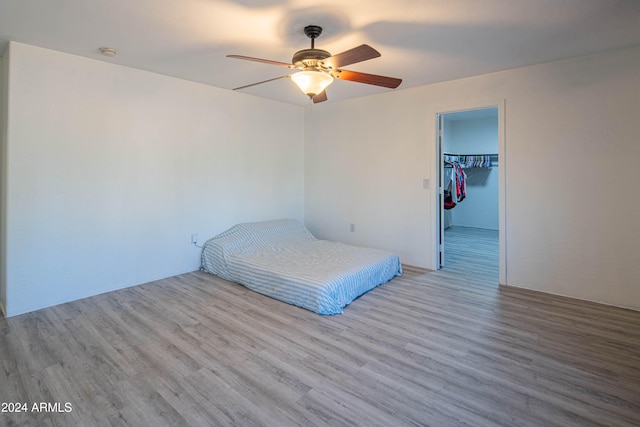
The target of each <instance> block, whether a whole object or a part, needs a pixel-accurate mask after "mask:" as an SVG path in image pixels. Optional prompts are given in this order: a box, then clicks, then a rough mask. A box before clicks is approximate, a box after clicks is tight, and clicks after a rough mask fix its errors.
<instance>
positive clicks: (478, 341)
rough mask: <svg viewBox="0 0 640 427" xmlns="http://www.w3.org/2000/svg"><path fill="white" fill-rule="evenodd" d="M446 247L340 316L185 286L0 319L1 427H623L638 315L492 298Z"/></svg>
mask: <svg viewBox="0 0 640 427" xmlns="http://www.w3.org/2000/svg"><path fill="white" fill-rule="evenodd" d="M451 231H452V232H453V234H452V235H451V236H448V237H451V238H452V240H449V239H448V238H447V240H446V242H448V243H447V244H448V247H447V249H446V252H445V254H446V256H447V258H446V259H445V262H446V267H445V268H444V269H443V270H440V271H437V272H425V271H420V270H417V269H413V268H405V271H404V274H403V276H402V277H398V278H396V279H394V280H393V281H391V282H389V283H387V284H384V285H381V286H380V287H378V288H376V289H374V290H373V291H371V292H369V293H367V294H365V295H364V296H362V297H361V298H359V299H357V300H356V301H355V302H353V303H352V304H351V305H350V306H349V307H347V308H346V309H345V313H344V314H343V315H337V316H328V317H327V316H320V315H317V314H314V313H312V312H309V311H306V310H303V309H300V308H297V307H294V306H290V305H287V304H284V303H281V302H278V301H275V300H272V299H269V298H267V297H264V296H262V295H259V294H257V293H254V292H251V291H249V290H247V289H245V288H243V287H241V286H239V285H236V284H233V283H229V282H226V281H224V280H221V279H219V278H217V277H215V276H211V275H208V274H206V273H203V272H193V273H188V274H184V275H181V276H177V277H173V278H168V279H164V280H160V281H157V282H153V283H148V284H145V285H140V286H136V287H132V288H128V289H123V290H120V291H116V292H111V293H108V294H103V295H98V296H95V297H91V298H87V299H84V300H80V301H75V302H72V303H67V304H63V305H59V306H56V307H51V308H47V309H44V310H40V311H37V312H33V313H29V314H25V315H21V316H16V317H13V318H9V319H2V320H0V368H1V370H0V397H1V399H0V400H1V401H2V402H25V403H27V404H28V405H29V412H26V413H0V425H4V426H12V425H26V426H183V425H184V426H231V425H233V426H278V427H280V426H343V425H344V426H394V427H395V426H416V425H420V426H422V425H433V426H458V425H470V426H498V425H499V426H563V427H564V426H591V425H594V426H596V425H606V426H632V425H640V312H634V311H630V310H623V309H617V308H613V307H608V306H603V305H598V304H593V303H587V302H583V301H578V300H573V299H569V298H562V297H556V296H551V295H546V294H540V293H536V292H530V291H526V290H521V289H513V288H508V287H499V286H497V277H498V272H497V267H496V265H497V262H494V263H493V266H491V265H490V264H491V263H490V262H489V260H490V259H491V258H492V257H497V240H495V239H494V240H495V243H492V240H491V238H490V236H486V235H484V234H483V233H476V235H475V236H474V235H473V234H474V231H473V230H466V231H468V232H470V233H471V234H470V235H471V238H470V239H467V240H466V241H465V236H464V235H465V233H457V234H458V235H456V232H458V231H461V230H455V229H454V230H451ZM462 231H464V230H462ZM467 234H468V233H467ZM481 236H484V237H481ZM474 242H475V243H474ZM491 247H494V248H495V252H496V253H495V255H491V254H490V252H491V251H490V250H489V249H487V248H491ZM463 260H465V261H469V260H470V261H471V264H468V263H462V262H460V261H463ZM469 265H471V267H470V266H469ZM38 402H45V403H46V402H50V403H55V402H58V403H59V404H60V406H61V408H62V410H64V408H65V407H64V405H65V403H67V402H68V403H69V404H70V405H71V409H72V410H71V412H57V411H56V412H53V413H51V412H49V413H45V412H31V411H30V410H31V408H32V405H33V403H38Z"/></svg>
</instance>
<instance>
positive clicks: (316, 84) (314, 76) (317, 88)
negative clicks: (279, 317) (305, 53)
mask: <svg viewBox="0 0 640 427" xmlns="http://www.w3.org/2000/svg"><path fill="white" fill-rule="evenodd" d="M291 80H293V82H294V83H295V84H296V85H297V86H298V87H299V88H300V90H301V91H302V93H304V94H305V95H308V96H309V97H310V98H313V97H314V96H315V95H317V94H319V93H321V92H322V91H323V90H325V88H326V87H327V86H329V85H330V84H331V83H332V82H333V77H331V75H330V74H328V73H325V72H322V71H299V72H297V73H295V74H293V75H292V76H291Z"/></svg>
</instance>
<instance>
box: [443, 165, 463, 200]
mask: <svg viewBox="0 0 640 427" xmlns="http://www.w3.org/2000/svg"><path fill="white" fill-rule="evenodd" d="M446 181H448V183H447V186H446V188H445V190H444V208H445V209H453V208H454V207H455V206H456V205H457V204H458V203H460V202H461V201H463V200H464V199H465V197H467V175H466V174H465V173H464V170H463V169H462V166H460V164H459V163H458V162H453V163H451V176H450V177H449V179H447V180H446ZM446 181H445V182H446Z"/></svg>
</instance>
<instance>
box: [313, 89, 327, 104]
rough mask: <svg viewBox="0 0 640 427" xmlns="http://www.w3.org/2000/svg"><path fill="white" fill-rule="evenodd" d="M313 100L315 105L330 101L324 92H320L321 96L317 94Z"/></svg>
mask: <svg viewBox="0 0 640 427" xmlns="http://www.w3.org/2000/svg"><path fill="white" fill-rule="evenodd" d="M311 99H313V103H314V104H317V103H318V102H324V101H326V100H327V99H328V98H327V91H326V90H323V91H322V92H320V93H319V94H317V95H316V96H314V97H313V98H311Z"/></svg>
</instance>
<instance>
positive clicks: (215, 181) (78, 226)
mask: <svg viewBox="0 0 640 427" xmlns="http://www.w3.org/2000/svg"><path fill="white" fill-rule="evenodd" d="M4 61H5V62H7V61H8V68H9V70H8V72H9V79H8V95H9V96H8V114H9V118H8V138H7V140H6V141H5V142H4V144H3V146H4V147H5V148H6V149H7V151H8V152H7V155H6V165H7V170H6V171H5V173H6V179H4V180H3V182H5V183H6V185H7V191H6V195H5V197H6V199H5V201H4V202H5V203H6V208H7V212H6V217H5V221H6V236H4V241H3V252H2V258H3V261H4V262H6V268H5V269H3V274H2V295H5V293H6V299H5V301H6V311H7V315H8V316H12V315H16V314H19V313H23V312H27V311H31V310H35V309H39V308H42V307H45V306H49V305H54V304H58V303H62V302H66V301H70V300H74V299H78V298H83V297H86V296H90V295H94V294H98V293H102V292H106V291H110V290H113V289H117V288H122V287H126V286H130V285H135V284H140V283H144V282H148V281H151V280H154V279H159V278H163V277H167V276H172V275H176V274H180V273H184V272H187V271H192V270H196V269H197V268H198V267H199V265H200V264H199V261H200V260H199V256H200V251H199V249H197V248H196V247H194V246H192V245H191V241H190V236H191V234H192V233H197V234H198V235H199V238H200V241H201V242H202V241H204V240H205V239H206V238H208V237H211V236H213V235H214V234H216V233H218V232H221V231H223V230H224V229H226V228H227V227H229V226H231V225H233V224H234V223H236V222H241V221H251V220H260V219H269V218H279V217H292V218H296V219H298V220H302V219H303V208H304V207H303V197H304V193H303V181H304V176H303V161H304V160H303V159H304V155H303V148H304V146H303V136H304V133H303V116H304V110H303V109H302V108H300V107H295V106H290V105H286V104H283V103H278V102H273V101H268V100H265V99H261V98H257V97H251V96H247V95H244V94H240V93H236V92H231V91H227V90H221V89H216V88H212V87H208V86H205V85H201V84H196V83H192V82H187V81H183V80H178V79H175V78H171V77H166V76H160V75H156V74H152V73H148V72H143V71H139V70H135V69H130V68H126V67H121V66H117V65H113V64H108V63H105V62H101V61H95V60H90V59H86V58H81V57H77V56H72V55H68V54H64V53H60V52H55V51H50V50H46V49H41V48H37V47H33V46H28V45H24V44H19V43H11V44H10V47H9V51H8V53H6V54H5V57H4Z"/></svg>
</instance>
